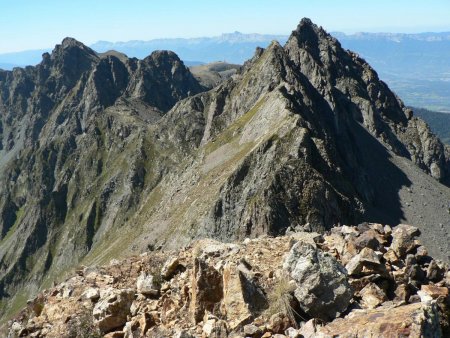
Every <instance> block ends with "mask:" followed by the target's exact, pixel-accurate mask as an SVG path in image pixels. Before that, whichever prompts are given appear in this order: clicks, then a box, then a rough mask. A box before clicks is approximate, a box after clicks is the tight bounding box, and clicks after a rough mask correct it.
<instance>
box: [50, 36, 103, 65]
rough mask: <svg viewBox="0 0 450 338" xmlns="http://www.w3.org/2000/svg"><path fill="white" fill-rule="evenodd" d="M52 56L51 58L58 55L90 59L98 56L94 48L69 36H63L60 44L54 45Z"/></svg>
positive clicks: (56, 57) (55, 57)
mask: <svg viewBox="0 0 450 338" xmlns="http://www.w3.org/2000/svg"><path fill="white" fill-rule="evenodd" d="M52 57H53V59H58V58H59V57H78V58H87V59H91V60H96V59H97V58H98V57H97V53H95V51H94V50H92V49H91V48H89V47H87V46H86V45H84V44H83V43H81V42H80V41H78V40H76V39H74V38H70V37H67V38H65V39H64V40H63V41H62V42H61V44H59V45H56V47H55V48H54V50H53V52H52Z"/></svg>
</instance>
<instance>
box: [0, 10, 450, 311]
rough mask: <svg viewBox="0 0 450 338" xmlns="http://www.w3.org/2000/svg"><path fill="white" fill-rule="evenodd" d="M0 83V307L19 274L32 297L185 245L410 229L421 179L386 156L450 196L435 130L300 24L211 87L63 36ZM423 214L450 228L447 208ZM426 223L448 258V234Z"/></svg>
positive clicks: (20, 294) (178, 66)
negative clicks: (370, 227) (92, 268)
mask: <svg viewBox="0 0 450 338" xmlns="http://www.w3.org/2000/svg"><path fill="white" fill-rule="evenodd" d="M0 89H1V96H0V111H1V112H2V115H1V118H2V119H1V123H2V124H1V128H0V131H1V136H2V142H1V144H2V152H1V153H0V156H1V157H0V164H1V165H3V167H2V173H3V176H4V177H2V179H3V184H2V185H1V186H2V187H3V189H4V190H3V191H2V194H1V195H0V214H1V216H2V217H1V222H2V223H1V225H2V227H1V229H2V232H1V233H2V239H1V242H0V285H1V286H2V288H1V289H2V290H3V294H2V295H1V296H2V298H3V299H4V300H7V298H8V296H9V298H11V296H12V295H13V294H14V293H16V296H15V297H14V298H13V299H12V300H11V299H10V300H9V304H7V306H8V307H9V308H10V309H11V308H14V307H15V306H17V304H20V303H21V302H22V303H23V301H24V298H26V296H27V293H26V292H25V290H24V285H25V283H27V284H28V289H27V290H26V291H28V292H29V293H35V292H36V291H37V290H38V289H39V288H41V287H42V286H45V285H49V283H51V282H52V281H53V280H54V279H56V278H58V277H59V276H60V275H61V274H62V273H64V271H66V270H67V269H69V268H70V267H72V266H74V265H75V264H78V263H80V262H82V263H84V264H89V265H90V264H99V263H102V262H103V263H104V262H107V261H109V260H110V259H111V258H116V257H120V256H122V255H126V254H129V253H130V252H140V251H145V250H147V249H149V248H161V247H162V248H174V247H179V246H182V245H186V244H188V243H189V242H190V241H191V240H192V239H194V238H199V237H214V238H218V239H221V240H226V241H232V240H238V239H242V238H245V237H256V236H260V235H263V234H270V235H278V234H283V233H284V232H285V231H286V229H287V228H288V227H289V226H293V227H301V228H304V229H306V230H310V231H311V230H315V231H321V232H324V231H326V230H329V229H330V228H331V226H332V225H333V224H337V223H349V224H355V223H357V221H360V220H364V218H369V219H368V220H380V221H382V222H386V223H392V224H397V223H398V222H399V221H401V220H404V221H413V222H414V223H419V215H417V216H415V215H413V214H408V213H407V211H406V209H405V208H406V207H407V205H406V204H407V203H410V202H406V201H404V200H402V198H401V197H400V196H399V194H400V190H402V189H403V188H405V189H406V188H411V187H414V189H413V190H412V191H411V192H410V194H411V195H410V196H413V197H414V199H416V198H417V199H419V196H420V194H421V192H422V191H421V190H420V189H419V187H417V191H416V186H414V182H415V181H416V180H418V179H415V178H414V177H413V176H411V175H409V174H408V173H405V170H406V169H402V168H401V167H400V166H399V165H397V164H395V162H394V161H393V160H392V159H393V158H395V159H401V160H404V161H406V162H405V163H409V164H410V165H411V166H414V164H415V166H414V168H415V169H417V171H415V172H414V175H417V176H418V177H419V178H420V179H423V180H428V182H429V185H430V186H432V187H435V188H436V189H435V190H436V191H439V192H440V193H441V196H440V197H439V196H438V197H434V195H433V196H432V197H431V195H429V196H430V200H429V201H428V203H430V204H431V203H432V202H433V203H434V202H435V201H437V200H438V199H439V198H441V199H442V200H443V201H445V200H447V199H449V200H450V194H449V192H448V186H445V185H443V184H440V183H438V181H441V182H442V183H444V184H448V179H449V175H450V170H449V157H448V152H446V150H445V148H444V146H443V145H442V143H441V142H440V141H439V139H437V138H436V137H435V136H434V135H432V134H431V132H430V131H429V129H428V127H427V125H426V124H425V123H424V122H423V121H421V120H419V119H417V118H415V117H413V113H412V111H411V110H410V109H408V108H406V107H405V106H404V105H403V103H402V102H401V101H400V100H399V99H398V98H397V97H396V96H395V94H393V93H392V92H391V91H390V90H389V88H388V87H387V85H386V84H384V83H383V82H382V81H380V80H379V79H378V76H377V74H376V72H375V71H374V70H373V69H372V68H371V67H370V66H369V65H368V64H367V63H366V62H365V61H364V60H362V59H361V58H359V57H358V56H357V55H356V54H354V53H351V52H347V51H345V50H344V49H342V47H341V46H340V44H339V42H338V41H337V40H336V39H335V38H333V37H331V36H330V35H329V34H327V33H326V32H325V31H324V30H323V29H322V28H319V27H317V26H316V25H314V24H313V23H312V22H311V21H310V20H307V19H304V20H302V21H301V23H300V24H299V26H298V27H297V29H296V30H295V31H294V32H293V33H292V35H291V37H290V39H289V40H288V42H287V43H286V45H285V46H284V47H283V46H281V45H280V44H279V43H277V42H273V43H272V44H271V45H270V46H269V47H268V48H267V49H257V50H256V53H255V55H254V57H253V58H252V59H251V60H249V61H248V62H246V63H245V64H244V66H243V67H242V69H240V70H239V71H238V72H237V73H236V74H235V75H233V76H231V77H230V78H228V79H227V80H225V81H224V82H222V83H220V84H219V85H218V86H217V87H215V88H213V89H211V90H210V91H205V90H206V88H204V87H202V86H201V85H200V84H199V83H198V81H197V80H196V79H195V78H194V76H193V75H192V74H191V73H190V72H189V70H188V69H187V68H186V67H185V66H184V64H183V63H182V61H181V60H180V59H179V58H178V57H177V56H176V55H175V54H174V53H172V52H155V53H153V54H152V55H150V56H149V57H146V58H145V59H143V60H137V59H133V58H131V59H128V58H127V59H125V58H122V60H121V59H120V58H118V57H116V56H114V55H104V56H98V55H97V54H95V53H93V51H92V50H91V49H90V48H88V47H85V46H84V45H81V44H80V43H78V42H76V41H74V40H72V39H65V40H64V41H63V43H62V44H61V45H60V46H58V47H56V48H55V51H54V53H52V55H49V54H46V55H44V59H43V61H42V63H41V64H40V65H38V66H37V67H27V68H26V69H16V70H14V71H12V72H8V71H6V72H5V71H2V72H0ZM17 135H19V136H17ZM25 145H27V146H29V147H30V148H27V147H25ZM413 163H414V164H413ZM419 168H420V170H419ZM380 173H382V174H381V175H380ZM431 177H433V178H431ZM6 182H7V183H6ZM411 198H412V197H411ZM411 203H412V202H411ZM415 203H416V204H414V206H416V207H417V208H418V206H419V204H418V203H417V202H415ZM444 203H445V202H444ZM433 208H436V209H433V213H434V214H435V216H436V217H437V220H440V221H441V222H443V223H445V224H447V222H448V214H447V210H446V209H445V206H442V207H440V206H439V208H438V207H437V206H433ZM445 217H447V218H445ZM420 223H421V222H420ZM422 231H423V232H424V241H425V242H426V243H425V244H428V243H433V241H434V240H436V241H437V242H436V243H439V245H441V246H442V247H440V248H439V247H434V248H433V247H431V248H430V251H432V253H433V255H435V256H437V257H441V258H444V259H447V257H444V256H445V253H446V252H447V250H448V241H447V242H446V238H447V236H448V234H446V233H445V229H444V228H443V227H440V226H439V225H438V224H435V223H433V224H429V225H428V224H427V225H426V226H424V227H423V228H422ZM433 236H437V238H436V239H435V238H433ZM7 301H8V300H7Z"/></svg>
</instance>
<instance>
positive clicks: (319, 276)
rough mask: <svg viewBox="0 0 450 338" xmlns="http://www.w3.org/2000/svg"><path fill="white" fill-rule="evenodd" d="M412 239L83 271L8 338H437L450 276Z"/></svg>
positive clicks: (355, 237) (237, 250)
mask: <svg viewBox="0 0 450 338" xmlns="http://www.w3.org/2000/svg"><path fill="white" fill-rule="evenodd" d="M418 234H419V232H418V229H417V228H415V227H413V226H410V225H403V224H401V225H398V226H397V227H395V228H393V229H392V228H391V227H390V226H387V225H386V226H383V225H381V224H374V223H364V224H360V225H358V226H356V227H353V226H342V227H336V228H333V229H332V230H331V231H330V232H329V233H327V234H325V235H320V234H317V233H307V232H297V231H295V229H288V231H287V233H286V235H285V236H281V237H277V238H270V237H262V238H258V239H248V238H247V239H245V240H244V241H243V242H242V243H239V244H231V243H221V242H218V241H215V240H211V239H203V240H199V241H197V242H195V243H194V244H193V245H191V246H189V247H187V248H185V249H183V250H181V251H180V252H178V253H175V252H163V251H153V252H148V253H144V254H142V255H140V256H135V257H131V258H128V259H125V260H123V261H116V260H114V261H112V262H111V263H110V264H109V265H108V266H105V267H83V268H80V269H78V270H77V271H76V274H75V275H74V276H73V277H71V278H69V279H67V280H66V281H65V282H64V283H61V284H59V285H57V286H55V287H53V288H51V289H49V290H46V291H44V292H42V293H41V294H39V295H38V296H37V297H36V298H35V299H33V300H30V301H29V302H28V307H27V308H26V309H24V310H22V311H21V312H20V314H19V315H18V316H17V317H16V318H15V319H14V320H13V321H10V322H9V336H8V337H24V336H30V337H96V336H99V337H100V336H104V337H178V338H182V337H184V338H188V337H259V338H260V337H332V336H339V337H369V336H370V337H385V336H390V337H391V336H395V337H400V336H401V337H406V336H409V337H440V336H445V335H448V334H449V333H450V331H449V318H450V311H449V307H450V298H449V289H450V271H449V267H448V265H446V264H444V263H442V262H440V261H437V260H434V259H433V258H432V257H430V256H429V255H428V254H427V250H426V249H425V248H424V247H423V246H422V245H421V244H420V242H419V241H418V240H417V239H416V236H417V235H418Z"/></svg>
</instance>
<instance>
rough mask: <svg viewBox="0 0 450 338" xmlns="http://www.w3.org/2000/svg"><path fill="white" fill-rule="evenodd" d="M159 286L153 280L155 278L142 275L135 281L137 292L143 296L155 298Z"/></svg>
mask: <svg viewBox="0 0 450 338" xmlns="http://www.w3.org/2000/svg"><path fill="white" fill-rule="evenodd" d="M159 288H160V286H159V285H158V284H157V282H156V280H155V276H153V275H150V274H146V273H142V274H141V275H140V276H139V277H138V279H137V281H136V289H137V292H139V293H142V294H143V295H145V296H157V295H158V294H159Z"/></svg>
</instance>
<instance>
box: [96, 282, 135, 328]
mask: <svg viewBox="0 0 450 338" xmlns="http://www.w3.org/2000/svg"><path fill="white" fill-rule="evenodd" d="M133 299H134V290H132V289H124V290H114V289H110V290H107V291H106V292H103V294H102V295H101V298H100V300H99V302H98V303H97V304H96V305H95V307H94V310H93V315H94V318H95V320H96V324H97V325H98V327H99V328H100V330H102V331H103V332H108V331H111V330H113V329H116V328H120V327H122V326H123V325H124V324H125V323H126V322H127V316H128V315H129V314H130V307H131V303H132V302H133Z"/></svg>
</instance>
